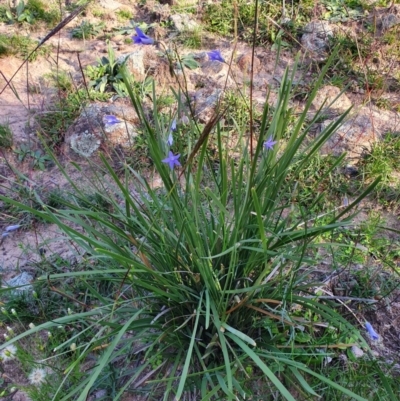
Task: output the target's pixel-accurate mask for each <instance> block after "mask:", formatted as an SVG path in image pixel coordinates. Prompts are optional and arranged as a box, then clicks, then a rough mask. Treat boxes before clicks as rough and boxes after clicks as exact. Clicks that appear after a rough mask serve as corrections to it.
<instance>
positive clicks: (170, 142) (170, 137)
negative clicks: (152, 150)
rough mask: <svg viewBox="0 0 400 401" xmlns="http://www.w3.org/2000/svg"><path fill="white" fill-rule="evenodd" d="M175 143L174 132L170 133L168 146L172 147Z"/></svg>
mask: <svg viewBox="0 0 400 401" xmlns="http://www.w3.org/2000/svg"><path fill="white" fill-rule="evenodd" d="M173 143H174V138H173V136H172V132H170V133H169V135H168V139H167V145H168V146H172V144H173Z"/></svg>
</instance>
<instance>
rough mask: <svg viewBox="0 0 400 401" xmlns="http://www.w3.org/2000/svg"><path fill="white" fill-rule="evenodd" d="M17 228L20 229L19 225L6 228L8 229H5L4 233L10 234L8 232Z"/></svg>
mask: <svg viewBox="0 0 400 401" xmlns="http://www.w3.org/2000/svg"><path fill="white" fill-rule="evenodd" d="M19 228H21V226H20V225H19V224H16V225H15V226H8V227H6V228H5V231H6V232H8V233H10V232H12V231H16V230H18V229H19Z"/></svg>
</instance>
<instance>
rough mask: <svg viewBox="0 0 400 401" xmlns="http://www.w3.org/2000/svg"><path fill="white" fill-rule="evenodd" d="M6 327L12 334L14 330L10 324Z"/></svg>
mask: <svg viewBox="0 0 400 401" xmlns="http://www.w3.org/2000/svg"><path fill="white" fill-rule="evenodd" d="M6 329H7V331H8V332H9V333H10V334H11V335H14V330H13V329H12V328H11V327H10V326H7V327H6Z"/></svg>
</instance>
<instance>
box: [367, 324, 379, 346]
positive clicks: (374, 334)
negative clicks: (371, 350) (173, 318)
mask: <svg viewBox="0 0 400 401" xmlns="http://www.w3.org/2000/svg"><path fill="white" fill-rule="evenodd" d="M365 328H366V329H367V331H368V334H369V336H370V337H371V340H374V341H376V340H379V334H378V333H377V332H376V331H375V330H374V328H373V327H372V325H371V323H369V322H365Z"/></svg>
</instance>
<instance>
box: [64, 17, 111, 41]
mask: <svg viewBox="0 0 400 401" xmlns="http://www.w3.org/2000/svg"><path fill="white" fill-rule="evenodd" d="M104 28H105V24H104V23H103V22H101V23H98V24H92V23H91V22H88V21H86V20H85V21H82V23H81V24H80V25H79V26H78V27H76V28H74V29H73V30H72V37H73V38H75V39H83V40H85V39H93V38H95V37H96V36H98V35H99V34H100V33H101V32H102V31H103V29H104Z"/></svg>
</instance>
